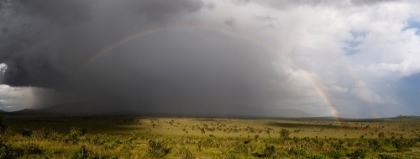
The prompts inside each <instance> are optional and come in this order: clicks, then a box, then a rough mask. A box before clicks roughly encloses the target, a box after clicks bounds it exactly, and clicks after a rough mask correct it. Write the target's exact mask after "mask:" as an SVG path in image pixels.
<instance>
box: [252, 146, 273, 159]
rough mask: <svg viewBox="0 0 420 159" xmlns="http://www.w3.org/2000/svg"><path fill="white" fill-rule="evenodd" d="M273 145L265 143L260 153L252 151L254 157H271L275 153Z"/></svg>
mask: <svg viewBox="0 0 420 159" xmlns="http://www.w3.org/2000/svg"><path fill="white" fill-rule="evenodd" d="M275 152H276V151H275V149H274V146H269V145H265V149H264V151H263V152H262V153H254V154H253V155H254V156H255V157H272V156H273V155H274V153H275Z"/></svg>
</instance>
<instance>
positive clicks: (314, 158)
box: [310, 155, 327, 159]
mask: <svg viewBox="0 0 420 159" xmlns="http://www.w3.org/2000/svg"><path fill="white" fill-rule="evenodd" d="M310 159H327V157H325V156H324V155H313V156H311V157H310Z"/></svg>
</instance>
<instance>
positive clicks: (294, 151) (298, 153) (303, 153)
mask: <svg viewBox="0 0 420 159" xmlns="http://www.w3.org/2000/svg"><path fill="white" fill-rule="evenodd" d="M289 154H291V155H295V156H306V155H307V152H306V150H305V149H302V148H299V149H297V148H293V147H292V148H291V149H289Z"/></svg>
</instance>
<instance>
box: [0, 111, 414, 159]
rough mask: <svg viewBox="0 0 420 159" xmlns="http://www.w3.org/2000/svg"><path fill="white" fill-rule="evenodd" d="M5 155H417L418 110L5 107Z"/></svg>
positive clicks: (78, 158)
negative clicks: (238, 114) (360, 113)
mask: <svg viewBox="0 0 420 159" xmlns="http://www.w3.org/2000/svg"><path fill="white" fill-rule="evenodd" d="M1 119H2V121H1V122H2V123H1V131H2V132H1V133H2V134H1V137H0V158H74V159H86V158H92V159H93V158H97V159H102V158H109V159H116V158H188V159H192V158H232V159H234V158H256V159H257V158H313V159H324V158H325V159H327V158H352V159H359V158H360V159H362V158H381V159H391V158H392V159H394V158H419V156H420V152H419V151H420V129H419V128H420V122H419V121H420V118H419V117H416V116H398V117H394V118H381V119H335V118H328V117H325V118H293V119H229V118H165V117H160V118H154V117H132V116H130V117H124V116H69V117H58V116H57V117H54V116H50V117H45V116H28V115H26V116H25V115H7V114H4V115H3V117H2V118H1Z"/></svg>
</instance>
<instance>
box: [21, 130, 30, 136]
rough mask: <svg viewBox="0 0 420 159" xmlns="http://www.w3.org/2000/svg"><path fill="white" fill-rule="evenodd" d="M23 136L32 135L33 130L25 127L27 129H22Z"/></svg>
mask: <svg viewBox="0 0 420 159" xmlns="http://www.w3.org/2000/svg"><path fill="white" fill-rule="evenodd" d="M21 134H22V136H24V137H29V136H31V135H32V131H31V130H29V129H25V130H23V131H22V133H21Z"/></svg>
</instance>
